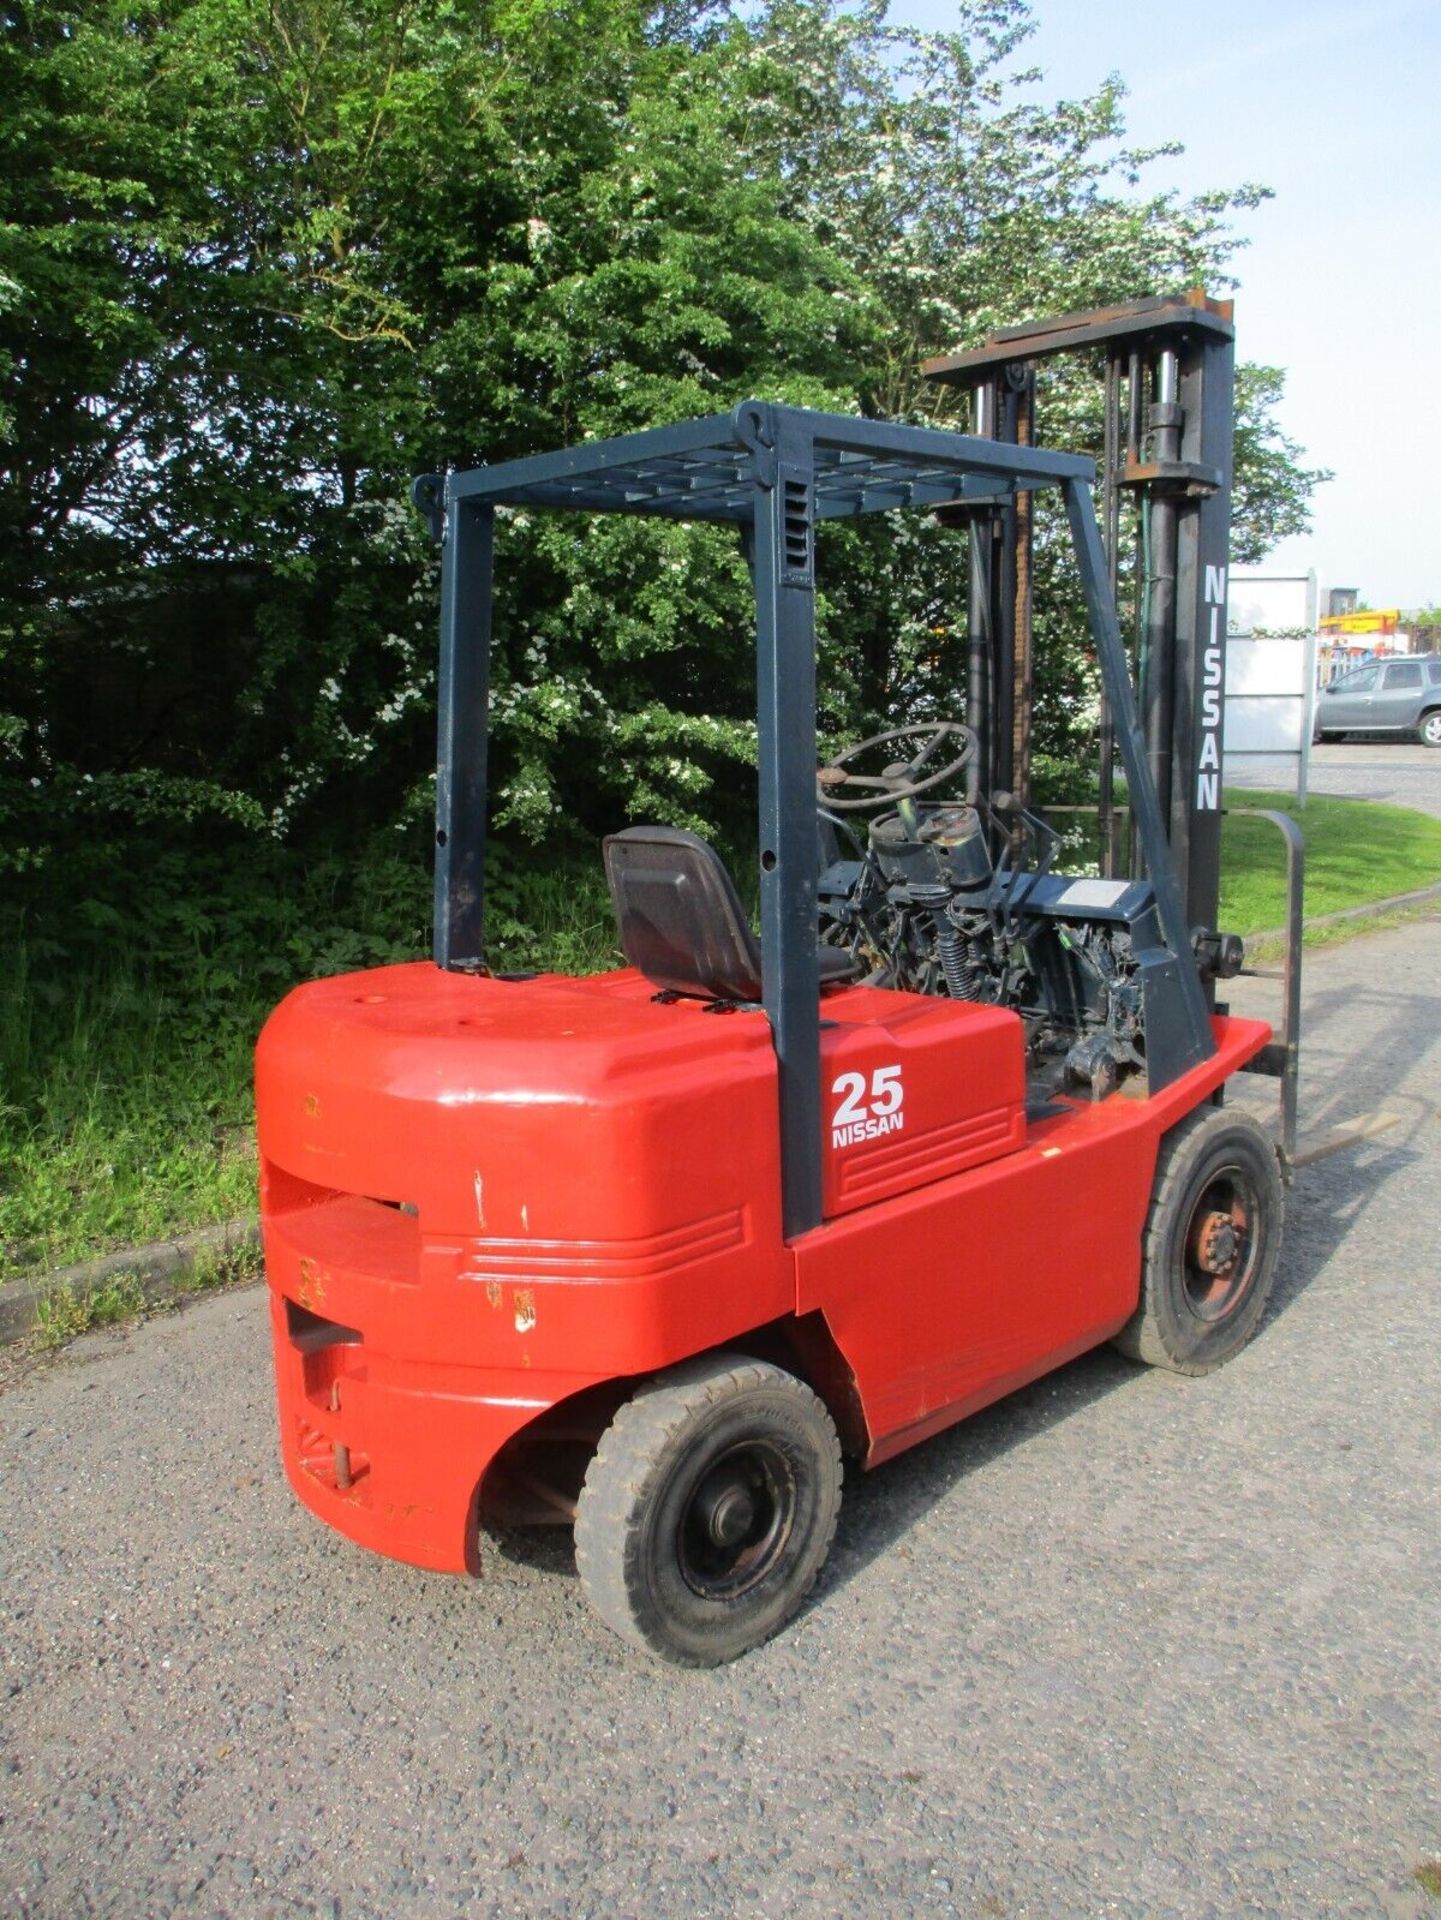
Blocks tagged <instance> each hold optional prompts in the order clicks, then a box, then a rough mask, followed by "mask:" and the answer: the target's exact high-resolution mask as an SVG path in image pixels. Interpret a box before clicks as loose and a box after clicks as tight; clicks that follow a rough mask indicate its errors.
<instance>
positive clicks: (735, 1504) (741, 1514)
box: [696, 1477, 756, 1547]
mask: <svg viewBox="0 0 1441 1920" xmlns="http://www.w3.org/2000/svg"><path fill="white" fill-rule="evenodd" d="M696 1505H697V1507H698V1509H699V1518H700V1522H701V1525H702V1526H703V1527H704V1529H705V1533H706V1537H707V1539H709V1540H710V1541H711V1543H712V1545H714V1546H717V1547H738V1546H739V1545H740V1543H741V1541H742V1540H744V1539H745V1537H746V1535H747V1534H748V1533H749V1532H750V1530H751V1528H752V1526H753V1525H754V1524H755V1517H756V1503H755V1500H754V1498H753V1497H752V1495H751V1491H750V1489H749V1488H748V1487H746V1486H743V1485H742V1484H741V1482H740V1481H739V1480H734V1479H731V1478H729V1477H727V1478H726V1479H724V1480H722V1481H720V1482H719V1483H718V1484H716V1485H714V1486H711V1485H707V1486H704V1487H702V1488H701V1490H700V1493H699V1494H698V1495H697V1497H696Z"/></svg>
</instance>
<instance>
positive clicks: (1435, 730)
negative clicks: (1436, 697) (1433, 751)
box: [1421, 707, 1441, 747]
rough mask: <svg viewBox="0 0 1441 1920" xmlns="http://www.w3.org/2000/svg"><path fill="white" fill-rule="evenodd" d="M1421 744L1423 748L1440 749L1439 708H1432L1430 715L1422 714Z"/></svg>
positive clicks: (1440, 721)
mask: <svg viewBox="0 0 1441 1920" xmlns="http://www.w3.org/2000/svg"><path fill="white" fill-rule="evenodd" d="M1421 744H1422V746H1423V747H1441V707H1433V708H1432V709H1431V711H1430V713H1423V714H1422V716H1421Z"/></svg>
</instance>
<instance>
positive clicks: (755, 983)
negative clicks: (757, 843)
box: [604, 827, 761, 1000]
mask: <svg viewBox="0 0 1441 1920" xmlns="http://www.w3.org/2000/svg"><path fill="white" fill-rule="evenodd" d="M604 851H605V877H606V880H607V881H608V883H609V885H610V898H611V905H612V906H613V907H614V908H615V922H616V927H617V929H618V930H619V933H620V944H621V951H622V952H623V953H624V954H625V957H626V960H627V961H628V962H629V964H630V965H631V966H633V967H634V968H636V970H637V971H638V972H640V973H643V974H644V975H645V977H646V979H647V980H649V981H651V982H652V983H653V984H654V985H655V986H657V987H660V988H662V989H664V990H666V991H668V992H671V993H682V994H690V995H694V996H695V997H697V998H699V999H702V1000H759V999H760V997H761V954H760V947H759V946H758V945H757V943H756V937H755V935H754V934H753V933H752V932H751V929H750V923H749V921H748V920H747V919H746V916H745V912H744V910H743V908H742V907H741V903H740V899H739V897H738V895H737V893H736V890H735V886H734V884H733V883H732V881H731V877H730V875H729V874H728V873H727V872H726V869H725V863H724V862H723V861H722V859H721V857H720V855H719V854H718V853H717V852H716V851H715V849H714V847H709V846H707V845H706V843H705V841H704V840H702V839H700V837H699V836H698V835H696V834H694V833H687V832H686V831H685V829H684V828H683V827H627V828H626V830H625V831H624V833H612V834H609V835H608V836H607V837H606V840H605V842H604Z"/></svg>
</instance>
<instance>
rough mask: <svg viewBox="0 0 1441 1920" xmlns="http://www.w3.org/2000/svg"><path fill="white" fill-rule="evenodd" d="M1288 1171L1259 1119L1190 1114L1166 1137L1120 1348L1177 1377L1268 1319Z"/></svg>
mask: <svg viewBox="0 0 1441 1920" xmlns="http://www.w3.org/2000/svg"><path fill="white" fill-rule="evenodd" d="M1281 1216H1282V1196H1281V1175H1280V1172H1279V1169H1278V1168H1277V1165H1276V1154H1275V1150H1274V1148H1273V1147H1272V1145H1271V1142H1270V1141H1269V1140H1268V1139H1267V1138H1266V1135H1265V1134H1264V1133H1263V1132H1262V1131H1261V1129H1260V1128H1259V1127H1258V1126H1257V1125H1256V1123H1255V1121H1254V1120H1251V1119H1249V1118H1248V1117H1246V1116H1245V1115H1244V1114H1241V1115H1232V1114H1229V1113H1226V1112H1225V1111H1223V1110H1222V1109H1219V1108H1214V1107H1212V1108H1207V1109H1206V1110H1204V1111H1203V1112H1200V1113H1194V1114H1191V1115H1190V1116H1189V1117H1188V1118H1187V1119H1185V1120H1183V1121H1182V1122H1181V1123H1180V1125H1179V1126H1177V1127H1173V1128H1172V1130H1171V1132H1170V1133H1168V1134H1167V1135H1166V1137H1165V1139H1164V1140H1163V1141H1162V1143H1161V1152H1160V1155H1159V1156H1158V1159H1157V1162H1156V1181H1155V1186H1154V1188H1153V1190H1152V1196H1151V1209H1150V1212H1149V1214H1148V1215H1147V1218H1146V1230H1145V1236H1144V1238H1143V1241H1142V1260H1141V1301H1140V1305H1139V1306H1138V1308H1137V1309H1136V1313H1135V1315H1134V1317H1133V1318H1132V1319H1131V1320H1130V1322H1129V1323H1128V1324H1127V1325H1126V1326H1125V1327H1123V1328H1122V1330H1121V1332H1120V1333H1119V1334H1117V1336H1116V1340H1115V1344H1116V1346H1118V1347H1119V1348H1120V1350H1121V1351H1122V1353H1125V1354H1129V1356H1130V1357H1131V1359H1133V1360H1142V1361H1144V1362H1145V1363H1146V1364H1147V1365H1148V1366H1153V1367H1169V1368H1170V1369H1171V1371H1172V1372H1173V1373H1191V1374H1198V1373H1210V1372H1211V1371H1212V1370H1213V1368H1216V1367H1219V1366H1222V1365H1224V1364H1225V1362H1226V1361H1227V1360H1229V1359H1231V1358H1232V1356H1233V1355H1235V1354H1237V1353H1239V1352H1240V1350H1241V1348H1242V1347H1244V1346H1245V1344H1246V1342H1247V1341H1248V1340H1249V1339H1250V1337H1251V1335H1252V1334H1253V1333H1254V1332H1255V1330H1256V1327H1257V1325H1258V1324H1259V1322H1260V1319H1261V1315H1262V1314H1263V1313H1264V1312H1265V1310H1266V1301H1267V1298H1268V1296H1269V1295H1270V1291H1271V1283H1272V1280H1273V1278H1274V1276H1275V1271H1276V1258H1277V1255H1278V1254H1279V1252H1280V1250H1281Z"/></svg>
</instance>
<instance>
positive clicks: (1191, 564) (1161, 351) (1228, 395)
mask: <svg viewBox="0 0 1441 1920" xmlns="http://www.w3.org/2000/svg"><path fill="white" fill-rule="evenodd" d="M1234 334H1235V329H1234V326H1233V324H1232V307H1231V302H1230V301H1229V300H1226V301H1220V300H1209V299H1207V298H1206V296H1205V295H1204V293H1202V292H1199V291H1197V292H1194V293H1191V294H1187V295H1185V296H1183V297H1177V298H1169V299H1155V300H1137V301H1133V302H1131V303H1130V304H1129V305H1126V306H1118V307H1106V308H1100V309H1097V310H1095V311H1092V312H1088V313H1068V314H1060V315H1057V316H1056V317H1054V318H1052V319H1048V320H1037V321H1032V322H1030V323H1028V324H1027V325H1025V326H1021V327H1007V328H1003V329H1001V330H1000V331H998V332H996V333H993V334H992V335H991V336H990V338H989V339H988V340H987V341H986V343H985V344H984V345H983V346H981V347H978V348H975V349H973V350H971V351H969V352H966V353H957V354H951V355H947V356H944V357H942V358H940V359H935V360H929V361H927V362H926V363H925V365H924V368H923V371H924V372H925V373H927V374H928V375H929V376H930V377H931V378H932V379H934V380H937V381H940V382H942V383H944V384H946V385H948V386H954V387H960V388H963V389H965V390H966V391H968V392H970V393H971V394H973V395H974V420H973V431H974V432H975V433H976V434H977V435H979V436H980V437H982V438H984V439H988V440H995V441H1000V442H1003V443H1007V444H1010V445H1012V446H1019V447H1029V446H1034V445H1035V444H1036V439H1037V435H1036V390H1037V373H1038V369H1040V368H1041V367H1042V366H1044V365H1045V364H1046V363H1048V362H1051V361H1053V360H1056V359H1058V358H1060V357H1061V356H1062V355H1068V354H1077V353H1079V354H1086V355H1088V356H1092V357H1096V356H1100V357H1101V358H1102V360H1103V364H1104V377H1105V388H1104V392H1105V402H1104V404H1105V433H1104V451H1103V454H1102V459H1101V463H1100V471H1099V474H1098V480H1099V491H1100V527H1101V535H1102V540H1103V543H1104V547H1105V558H1106V576H1107V581H1108V584H1109V588H1110V593H1111V597H1112V599H1113V600H1114V599H1115V596H1116V585H1117V577H1118V572H1119V565H1120V545H1121V498H1122V494H1123V493H1124V492H1126V491H1129V492H1131V493H1132V494H1134V495H1135V497H1136V506H1137V529H1138V531H1137V541H1136V544H1137V555H1136V560H1137V568H1136V577H1137V581H1138V592H1137V602H1138V614H1137V631H1136V635H1135V653H1136V662H1137V669H1138V670H1137V675H1136V680H1137V686H1138V689H1139V703H1140V710H1141V725H1142V731H1143V734H1144V737H1145V745H1146V760H1147V764H1148V767H1149V769H1150V774H1151V781H1152V784H1153V785H1154V787H1155V791H1156V796H1157V799H1158V801H1159V804H1160V809H1161V813H1162V815H1163V817H1164V819H1165V821H1166V823H1167V837H1168V839H1169V841H1170V846H1171V858H1172V864H1173V866H1174V868H1175V872H1176V878H1177V883H1178V885H1179V888H1180V893H1181V898H1182V902H1183V905H1184V911H1185V916H1186V922H1187V925H1188V926H1191V927H1214V926H1215V925H1216V919H1217V909H1218V900H1219V893H1220V857H1221V747H1222V719H1223V714H1224V707H1225V641H1226V579H1227V568H1228V562H1229V541H1230V526H1231V440H1232V416H1233V408H1234V395H1235V344H1234ZM945 517H946V518H950V519H958V518H962V517H963V518H964V519H965V520H966V521H967V522H968V523H969V526H970V538H971V604H970V650H969V660H968V680H967V712H966V718H967V721H968V723H969V725H970V726H971V727H972V728H973V729H974V730H975V731H976V733H977V735H978V736H979V739H980V750H979V752H978V754H977V760H976V766H975V769H974V773H973V784H974V787H975V789H976V790H977V791H980V792H986V791H987V790H991V791H994V790H996V789H1002V790H1006V791H1009V792H1012V793H1014V794H1015V795H1016V797H1017V798H1018V799H1019V800H1020V802H1021V804H1022V805H1025V804H1027V803H1028V801H1029V798H1030V751H1031V698H1032V681H1033V664H1032V663H1033V656H1032V639H1031V580H1032V565H1031V547H1032V536H1033V519H1032V503H1031V498H1030V495H1029V494H1017V495H1015V496H1012V497H1011V498H1008V499H1006V500H1003V501H1000V502H992V501H985V502H976V503H975V504H973V505H972V504H969V503H967V504H963V505H962V506H960V507H958V508H947V509H946V510H945ZM1116 723H1117V715H1116V712H1115V707H1114V703H1113V701H1112V699H1111V696H1110V693H1109V689H1107V688H1106V687H1105V686H1104V684H1103V689H1102V724H1101V742H1100V795H1099V814H1100V840H1101V860H1102V871H1103V873H1104V874H1106V875H1107V876H1108V877H1109V876H1113V875H1115V874H1116V873H1117V871H1118V870H1119V869H1120V867H1121V865H1122V861H1123V850H1122V845H1121V833H1120V825H1121V820H1120V813H1119V810H1118V808H1117V805H1116V796H1115V762H1116V751H1117V732H1116ZM1133 811H1134V809H1133ZM1130 840H1131V845H1132V847H1133V849H1134V848H1135V846H1136V836H1135V834H1134V832H1133V833H1132V835H1131V836H1130ZM1132 858H1133V861H1134V854H1133V856H1132Z"/></svg>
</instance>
